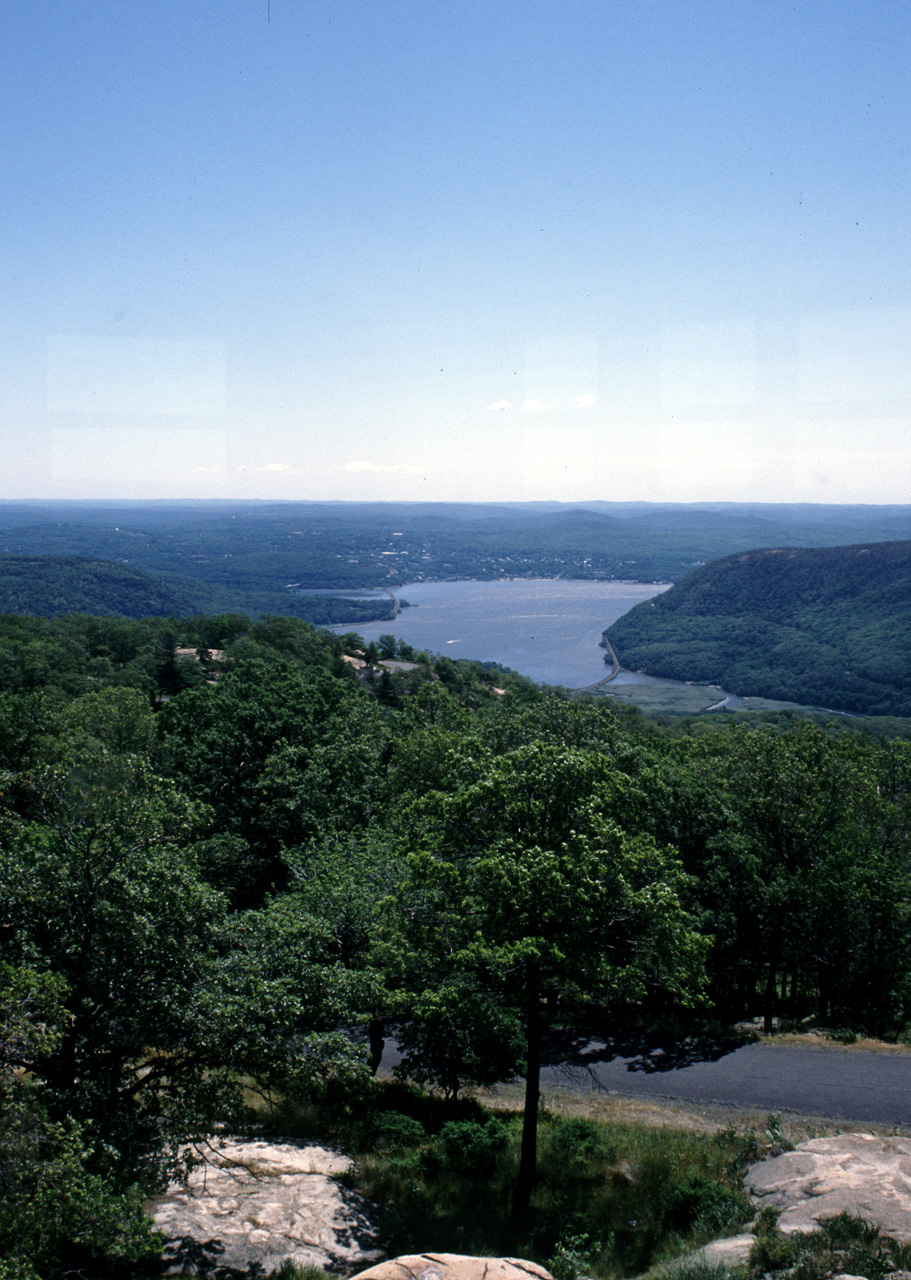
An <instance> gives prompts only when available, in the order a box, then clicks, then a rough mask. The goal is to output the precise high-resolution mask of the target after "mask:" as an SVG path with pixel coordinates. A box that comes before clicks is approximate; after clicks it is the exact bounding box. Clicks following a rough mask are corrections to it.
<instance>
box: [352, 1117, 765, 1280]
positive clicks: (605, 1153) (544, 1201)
mask: <svg viewBox="0 0 911 1280" xmlns="http://www.w3.org/2000/svg"><path fill="white" fill-rule="evenodd" d="M410 1100H411V1103H412V1108H411V1113H410V1114H409V1113H408V1112H404V1111H396V1110H395V1109H393V1108H392V1107H390V1106H388V1105H386V1106H384V1107H383V1108H382V1109H379V1110H378V1111H377V1112H376V1115H375V1117H374V1119H373V1120H372V1121H371V1123H370V1129H371V1132H372V1135H373V1136H372V1140H371V1141H370V1142H367V1141H364V1140H363V1139H364V1137H365V1134H366V1126H365V1125H362V1127H361V1130H360V1133H361V1137H362V1142H361V1147H360V1153H359V1155H358V1156H357V1158H356V1162H355V1166H354V1168H353V1170H351V1171H350V1172H349V1173H348V1174H347V1175H345V1177H344V1182H345V1183H346V1185H348V1186H350V1187H353V1188H356V1189H357V1190H358V1191H360V1192H362V1193H363V1194H365V1195H367V1196H368V1197H369V1198H370V1199H372V1200H374V1201H375V1202H376V1203H377V1205H378V1222H379V1228H380V1233H381V1243H382V1246H383V1248H384V1249H385V1250H386V1251H387V1252H388V1253H389V1254H390V1256H395V1255H397V1254H405V1253H422V1252H427V1251H433V1252H452V1253H470V1254H485V1255H494V1256H504V1255H505V1256H519V1257H526V1258H530V1259H532V1260H534V1261H537V1262H540V1263H542V1264H543V1265H545V1266H548V1267H549V1269H550V1270H551V1271H552V1272H553V1273H554V1275H555V1276H556V1277H557V1280H580V1277H582V1276H589V1275H590V1276H596V1277H604V1278H605V1280H606V1278H607V1277H619V1276H627V1275H635V1274H639V1273H641V1272H642V1271H644V1270H646V1269H647V1268H648V1267H649V1266H652V1265H653V1264H655V1263H656V1262H659V1261H661V1260H662V1259H664V1258H670V1257H673V1256H674V1255H676V1254H679V1253H681V1252H683V1251H685V1250H687V1249H692V1248H694V1247H696V1246H697V1245H698V1244H701V1243H704V1242H705V1241H707V1240H711V1239H715V1238H716V1237H718V1236H722V1235H725V1234H730V1233H732V1232H735V1231H736V1230H737V1229H738V1228H739V1227H741V1226H742V1224H743V1223H745V1222H746V1221H748V1220H749V1219H750V1218H751V1217H752V1214H753V1210H752V1206H751V1205H750V1203H749V1201H748V1200H747V1199H746V1197H745V1196H744V1195H743V1193H742V1191H741V1181H740V1180H741V1174H742V1171H743V1169H744V1168H745V1166H746V1165H747V1164H749V1163H750V1162H751V1161H752V1160H754V1159H756V1157H757V1155H758V1149H759V1148H758V1144H757V1140H756V1138H755V1137H754V1136H753V1135H752V1134H749V1135H742V1134H737V1133H735V1132H734V1130H733V1129H730V1128H728V1129H724V1130H721V1131H716V1132H714V1133H705V1132H697V1131H692V1130H689V1131H688V1130H682V1129H681V1130H678V1129H673V1128H663V1129H658V1128H654V1127H652V1126H649V1125H646V1124H641V1123H635V1122H632V1123H626V1124H611V1125H604V1124H601V1123H599V1122H597V1121H595V1120H592V1119H589V1118H586V1117H584V1116H557V1115H553V1114H547V1113H546V1114H545V1115H543V1116H542V1118H541V1123H540V1129H539V1153H538V1183H537V1186H536V1188H535V1192H534V1195H533V1197H532V1205H531V1213H530V1215H529V1217H528V1218H527V1219H523V1220H522V1221H521V1222H518V1221H517V1220H516V1219H515V1218H514V1216H513V1213H512V1195H513V1188H514V1186H515V1180H516V1172H517V1169H518V1161H519V1146H520V1140H521V1132H520V1129H521V1124H520V1117H519V1116H518V1115H517V1114H515V1113H509V1112H506V1113H504V1112H500V1113H494V1112H491V1111H487V1110H485V1109H484V1108H481V1107H480V1105H479V1104H477V1103H475V1104H474V1106H475V1111H474V1114H472V1115H467V1114H463V1115H461V1116H459V1117H455V1118H452V1119H446V1120H443V1122H442V1123H439V1121H440V1120H441V1119H442V1115H441V1113H440V1112H435V1111H433V1109H431V1110H429V1111H428V1112H427V1113H426V1114H425V1116H424V1117H423V1119H422V1118H421V1116H419V1115H416V1114H415V1107H414V1103H415V1101H416V1100H415V1098H414V1097H412V1098H411V1099H410ZM387 1102H388V1100H387Z"/></svg>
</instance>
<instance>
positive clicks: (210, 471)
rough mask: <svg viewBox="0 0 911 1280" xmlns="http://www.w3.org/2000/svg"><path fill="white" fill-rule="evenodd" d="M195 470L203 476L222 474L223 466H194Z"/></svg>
mask: <svg viewBox="0 0 911 1280" xmlns="http://www.w3.org/2000/svg"><path fill="white" fill-rule="evenodd" d="M193 471H194V473H195V474H196V475H202V476H220V475H221V471H222V469H221V467H194V468H193Z"/></svg>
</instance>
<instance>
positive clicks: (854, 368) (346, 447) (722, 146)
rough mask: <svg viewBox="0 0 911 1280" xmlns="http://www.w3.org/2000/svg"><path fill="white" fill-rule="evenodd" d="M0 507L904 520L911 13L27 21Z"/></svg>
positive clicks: (10, 82) (415, 9)
mask: <svg viewBox="0 0 911 1280" xmlns="http://www.w3.org/2000/svg"><path fill="white" fill-rule="evenodd" d="M0 50H2V52H0V60H2V63H0V97H2V101H3V120H4V125H3V128H2V132H0V171H2V173H3V183H2V194H0V202H2V204H0V209H2V212H0V243H2V246H3V247H2V251H0V280H2V297H3V305H2V307H0V448H2V456H3V458H4V460H5V465H4V466H3V468H2V470H0V476H2V480H0V498H34V497H71V498H91V497H99V498H106V497H123V498H155V497H187V498H205V497H256V498H270V497H274V498H301V499H353V500H370V499H383V500H388V499H402V500H421V499H427V500H453V501H458V500H527V499H558V500H564V501H574V500H586V499H588V500H591V499H617V500H626V499H641V500H653V501H698V500H702V499H711V500H732V501H811V502H911V252H909V250H911V244H909V241H911V235H909V232H911V216H909V136H908V135H909V121H911V76H909V71H908V68H909V61H911V13H909V10H908V8H907V5H906V4H905V3H903V2H901V0H894V2H893V0H868V2H867V3H866V4H863V5H861V4H858V3H857V0H850V2H849V0H827V2H826V3H825V4H819V3H812V2H811V0H798V2H797V3H794V2H793V0H790V2H789V3H782V2H779V0H690V2H688V3H684V2H683V0H635V2H634V0H623V3H616V2H614V0H560V2H559V3H556V0H539V2H538V3H531V2H530V0H524V2H523V3H519V2H518V0H483V3H479V2H477V0H459V3H454V2H453V3H449V2H447V0H435V3H431V2H430V0H383V3H377V0H348V2H338V3H337V2H335V0H321V3H319V4H317V3H305V2H304V0H6V3H5V5H4V6H3V12H2V16H0Z"/></svg>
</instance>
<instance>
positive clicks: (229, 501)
mask: <svg viewBox="0 0 911 1280" xmlns="http://www.w3.org/2000/svg"><path fill="white" fill-rule="evenodd" d="M51 505H54V506H62V505H68V506H84V507H87V506H96V507H104V506H148V507H150V506H183V507H189V506H193V507H202V506H208V507H214V506H222V507H227V506H250V507H253V506H259V507H263V506H287V507H292V506H322V507H570V508H573V507H574V508H591V507H593V506H598V507H665V508H666V507H691V508H692V507H703V508H714V509H717V508H730V507H769V508H783V507H785V508H798V507H812V508H814V509H818V510H825V509H827V508H829V509H836V508H838V509H842V510H844V509H846V508H847V509H851V510H856V509H859V508H862V509H868V510H869V509H872V510H888V509H898V510H905V509H908V508H911V501H909V502H816V501H813V500H810V499H804V500H802V501H801V500H797V501H777V502H776V501H772V500H769V499H744V498H734V499H721V498H694V499H690V500H687V501H683V500H680V499H660V498H659V499H653V498H576V499H566V498H247V497H245V498H241V497H238V498H216V497H208V498H198V497H197V498H190V497H174V498H126V497H124V498H48V497H32V498H0V506H51Z"/></svg>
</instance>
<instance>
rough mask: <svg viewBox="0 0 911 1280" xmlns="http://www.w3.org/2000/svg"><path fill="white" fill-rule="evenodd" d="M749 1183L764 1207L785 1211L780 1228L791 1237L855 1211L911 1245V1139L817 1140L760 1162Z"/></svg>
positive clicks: (847, 1135) (843, 1136)
mask: <svg viewBox="0 0 911 1280" xmlns="http://www.w3.org/2000/svg"><path fill="white" fill-rule="evenodd" d="M745 1181H746V1186H747V1190H748V1191H749V1193H750V1195H751V1196H752V1197H753V1200H754V1201H755V1203H756V1204H757V1206H758V1207H759V1208H762V1207H763V1206H764V1205H774V1207H775V1208H776V1209H780V1210H781V1211H782V1212H781V1217H780V1218H779V1220H778V1225H779V1227H780V1228H781V1230H782V1231H784V1232H786V1233H788V1234H790V1233H791V1232H795V1231H815V1230H816V1229H817V1227H818V1226H819V1223H820V1222H821V1221H822V1220H823V1219H825V1218H834V1217H835V1216H836V1215H837V1214H839V1213H851V1214H855V1215H856V1216H858V1217H861V1218H865V1219H866V1220H867V1221H868V1222H872V1223H874V1224H875V1225H876V1226H878V1227H881V1228H882V1230H883V1231H884V1232H885V1233H886V1234H887V1235H890V1236H894V1237H895V1238H896V1239H897V1240H902V1241H905V1242H911V1138H898V1137H895V1138H882V1137H876V1136H875V1135H874V1134H871V1133H845V1134H841V1135H840V1136H838V1137H836V1138H813V1139H812V1140H811V1141H809V1142H801V1143H799V1144H798V1146H797V1147H795V1148H794V1150H793V1151H787V1152H784V1153H783V1154H782V1155H780V1156H776V1157H775V1158H774V1159H772V1160H763V1161H761V1162H760V1163H759V1164H754V1165H753V1166H752V1167H751V1168H750V1169H749V1170H748V1171H747V1175H746V1179H745Z"/></svg>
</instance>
